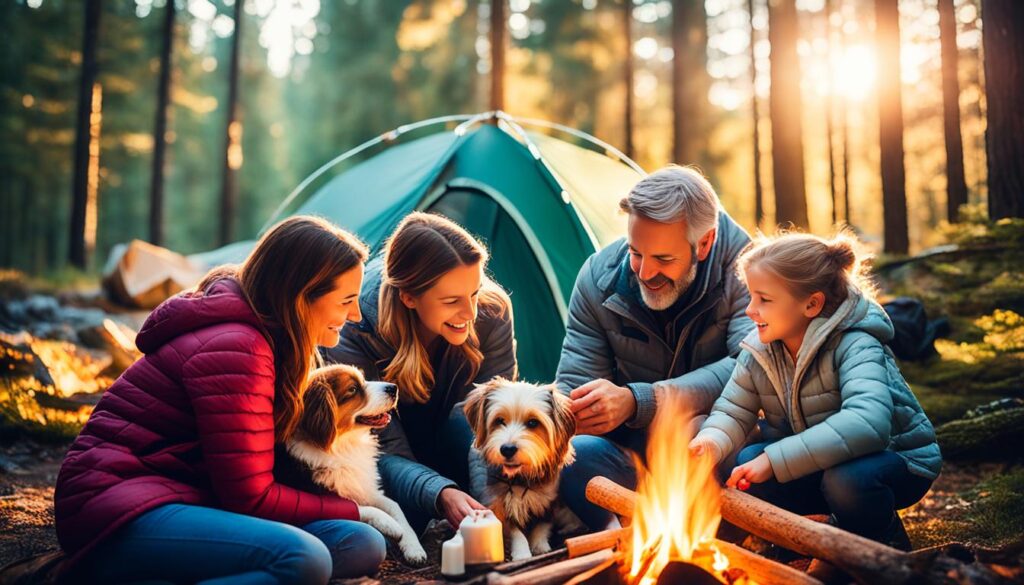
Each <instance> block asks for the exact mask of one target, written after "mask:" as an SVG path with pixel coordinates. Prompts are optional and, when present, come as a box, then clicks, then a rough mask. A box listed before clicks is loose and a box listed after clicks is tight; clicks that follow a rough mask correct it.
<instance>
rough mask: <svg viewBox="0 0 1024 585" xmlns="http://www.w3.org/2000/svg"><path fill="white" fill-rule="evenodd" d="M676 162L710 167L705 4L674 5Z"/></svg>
mask: <svg viewBox="0 0 1024 585" xmlns="http://www.w3.org/2000/svg"><path fill="white" fill-rule="evenodd" d="M671 36H672V158H673V159H674V160H675V162H677V163H680V164H694V163H695V164H699V165H701V166H706V165H707V163H708V160H707V152H706V150H707V148H706V145H707V143H708V127H709V124H708V122H707V120H708V116H709V113H710V112H709V109H710V108H709V104H708V89H709V87H710V85H711V82H710V77H709V76H708V72H707V71H708V70H707V61H708V54H707V45H708V29H707V12H706V11H705V9H704V3H703V2H692V1H690V0H673V2H672V35H671Z"/></svg>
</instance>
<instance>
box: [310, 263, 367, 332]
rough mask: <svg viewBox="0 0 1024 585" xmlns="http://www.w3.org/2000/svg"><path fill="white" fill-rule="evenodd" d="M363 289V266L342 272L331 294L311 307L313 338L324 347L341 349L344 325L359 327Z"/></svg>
mask: <svg viewBox="0 0 1024 585" xmlns="http://www.w3.org/2000/svg"><path fill="white" fill-rule="evenodd" d="M362 285H363V265H362V264H357V265H356V266H355V268H352V269H350V270H348V271H347V272H342V273H341V275H340V276H338V278H336V279H335V281H334V288H333V289H332V290H331V292H329V293H327V294H325V295H323V296H322V297H320V298H318V299H316V300H315V301H313V303H312V304H311V305H310V306H309V323H310V335H311V337H312V338H313V342H314V343H316V344H317V345H319V346H321V347H334V346H335V345H338V335H339V334H340V333H341V328H342V327H344V326H345V323H348V322H352V323H358V322H359V321H360V320H361V319H362V314H361V313H360V312H359V289H360V288H361V287H362Z"/></svg>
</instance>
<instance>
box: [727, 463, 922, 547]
mask: <svg viewBox="0 0 1024 585" xmlns="http://www.w3.org/2000/svg"><path fill="white" fill-rule="evenodd" d="M770 444H771V443H753V444H751V445H747V446H746V447H744V448H743V449H742V450H741V451H740V453H739V455H738V456H737V457H736V464H737V465H742V464H743V463H747V462H748V461H751V460H753V459H754V458H755V457H757V456H758V455H760V454H761V453H764V450H765V447H767V446H768V445H770ZM931 485H932V480H930V479H928V478H926V477H922V476H920V475H917V474H914V473H911V472H910V470H909V469H907V464H906V461H904V460H903V458H902V457H900V456H899V455H897V454H896V453H894V452H892V451H879V452H877V453H872V454H870V455H864V456H863V457H858V458H856V459H851V460H850V461H847V462H845V463H840V464H839V465H836V466H834V467H831V468H829V469H826V470H824V471H819V472H817V473H812V474H810V475H806V476H804V477H801V478H798V479H794V480H792V481H789V482H786V483H779V482H778V481H777V480H775V479H774V478H772V479H770V480H768V481H766V482H764V483H757V484H752V485H751V486H750V489H749V490H748V493H750V494H751V495H754V496H757V497H758V498H761V499H762V500H765V501H767V502H771V503H772V504H775V505H776V506H779V507H781V508H785V509H787V510H789V511H791V512H795V513H797V514H805V515H806V514H832V515H833V516H834V517H835V519H836V521H837V523H838V525H839V527H840V528H842V529H844V530H848V531H850V532H853V533H855V534H860V535H861V536H865V537H867V538H871V539H874V540H883V539H885V538H886V537H887V536H888V535H887V531H889V530H890V529H891V526H892V524H893V521H894V515H895V513H896V510H902V509H903V508H907V507H909V506H911V505H913V504H915V503H917V502H918V501H920V499H921V498H923V497H924V495H925V494H926V493H928V489H929V488H931Z"/></svg>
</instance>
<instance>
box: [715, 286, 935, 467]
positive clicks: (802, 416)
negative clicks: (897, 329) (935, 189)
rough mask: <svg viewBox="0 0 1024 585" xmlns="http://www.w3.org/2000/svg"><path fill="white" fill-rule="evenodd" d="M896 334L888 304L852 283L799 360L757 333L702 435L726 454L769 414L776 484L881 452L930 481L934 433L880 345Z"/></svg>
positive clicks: (809, 336)
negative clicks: (761, 415)
mask: <svg viewBox="0 0 1024 585" xmlns="http://www.w3.org/2000/svg"><path fill="white" fill-rule="evenodd" d="M892 336H893V327H892V323H891V322H890V321H889V317H888V315H886V314H885V311H884V310H883V309H882V307H880V306H879V305H878V304H877V303H875V302H874V301H871V300H869V299H867V298H865V297H863V296H862V295H861V294H860V293H859V292H858V291H856V290H853V289H851V291H850V296H849V297H848V298H847V299H846V301H844V302H843V304H841V305H840V306H839V308H838V309H837V310H836V312H835V313H833V314H832V315H831V316H829V317H818V318H817V319H814V320H813V321H811V324H810V326H809V327H808V329H807V333H806V334H805V336H804V341H803V345H801V347H800V351H799V352H798V353H797V359H796V363H795V364H794V363H793V360H792V358H791V357H790V356H789V352H787V351H786V348H785V347H784V346H783V344H782V342H780V341H774V342H771V343H770V344H767V345H766V344H764V343H761V341H760V340H759V339H758V336H757V332H756V331H755V332H753V333H751V334H750V335H749V336H748V337H747V338H746V339H744V340H743V343H742V346H743V350H744V351H743V352H742V353H741V354H740V356H739V358H738V359H737V363H736V370H735V371H734V372H733V374H732V378H730V380H729V383H728V385H727V386H726V387H725V390H724V391H723V392H722V396H721V397H720V398H719V399H718V401H717V402H715V406H714V408H713V409H712V411H711V415H710V416H709V417H708V419H707V420H706V421H705V422H704V424H703V426H702V427H701V431H700V433H699V434H698V435H697V436H698V437H707V438H710V439H711V440H713V441H714V442H715V444H716V445H717V446H718V448H719V450H720V452H721V453H722V454H723V455H728V454H730V453H733V452H734V451H736V450H738V449H739V448H740V447H742V446H743V443H744V441H745V439H746V437H747V434H748V433H749V432H750V431H751V429H753V427H754V425H755V424H756V423H757V420H758V411H759V410H763V411H764V418H765V422H766V423H767V427H768V428H767V429H765V428H762V430H764V431H765V434H766V436H765V437H764V438H765V439H766V440H774V439H778V440H776V441H775V442H773V443H771V444H770V445H769V446H768V448H767V449H765V453H766V454H767V456H768V459H769V461H770V462H771V465H772V471H773V472H774V473H775V477H776V479H778V480H779V481H780V482H787V481H790V480H793V479H797V478H800V477H803V476H805V475H808V474H810V473H814V472H816V471H821V470H825V469H828V468H830V467H833V466H835V465H837V464H840V463H843V462H845V461H849V460H851V459H854V458H857V457H861V456H863V455H867V454H870V453H875V452H878V451H881V450H883V449H888V450H891V451H893V452H895V453H896V454H898V455H900V456H901V457H903V459H905V460H906V462H907V468H908V470H909V471H911V472H912V473H915V474H917V475H921V476H924V477H927V478H929V479H934V478H935V477H936V476H937V475H938V473H939V469H940V467H941V466H942V456H941V454H940V453H939V446H938V444H937V443H936V442H935V431H934V429H933V428H932V424H931V422H930V421H929V420H928V417H927V416H926V415H925V413H924V410H923V409H922V408H921V405H920V404H919V403H918V402H917V398H916V397H915V396H914V393H913V391H911V389H910V387H909V386H908V385H907V383H906V381H905V380H904V379H903V376H902V374H900V370H899V368H898V367H897V365H896V360H895V359H894V358H893V354H892V352H891V351H890V350H889V348H888V347H886V346H885V345H884V344H885V342H887V341H889V340H890V339H892ZM780 437H781V438H780Z"/></svg>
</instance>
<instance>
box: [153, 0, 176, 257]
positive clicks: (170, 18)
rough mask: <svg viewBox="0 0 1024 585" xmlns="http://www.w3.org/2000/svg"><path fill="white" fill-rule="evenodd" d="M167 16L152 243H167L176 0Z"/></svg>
mask: <svg viewBox="0 0 1024 585" xmlns="http://www.w3.org/2000/svg"><path fill="white" fill-rule="evenodd" d="M166 11H167V12H166V13H165V15H164V28H163V37H164V44H163V47H162V49H161V51H160V80H159V82H158V84H157V104H156V123H155V124H154V126H153V175H152V180H151V183H150V188H149V241H150V242H151V243H153V244H155V245H157V246H162V245H163V242H164V157H165V155H166V153H167V110H168V104H169V102H170V93H171V67H172V63H171V55H172V54H173V52H174V13H175V8H174V0H168V1H167V8H166Z"/></svg>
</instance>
